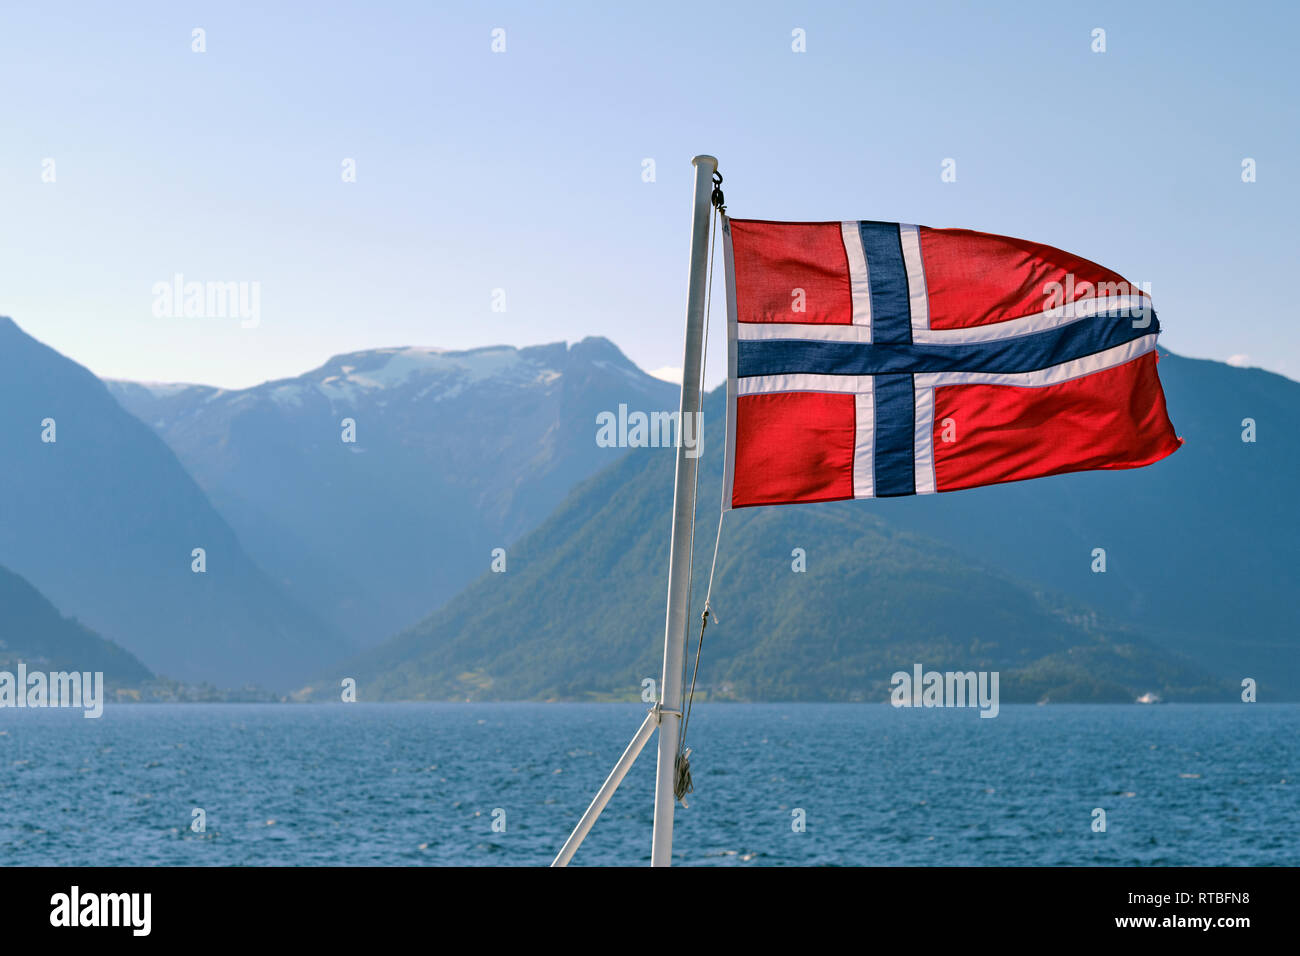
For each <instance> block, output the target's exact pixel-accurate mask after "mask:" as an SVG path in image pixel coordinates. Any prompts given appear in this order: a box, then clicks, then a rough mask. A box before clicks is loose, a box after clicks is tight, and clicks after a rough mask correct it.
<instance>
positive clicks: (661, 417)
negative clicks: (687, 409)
mask: <svg viewBox="0 0 1300 956" xmlns="http://www.w3.org/2000/svg"><path fill="white" fill-rule="evenodd" d="M702 421H703V419H702V416H701V414H700V413H699V412H692V413H691V414H689V415H687V416H686V423H685V424H686V427H685V428H682V427H680V422H681V413H680V412H663V411H660V412H649V413H647V412H629V411H628V410H627V406H626V405H619V406H618V412H617V414H616V413H614V412H599V413H597V415H596V445H597V446H598V447H600V448H675V447H678V446H679V445H680V446H681V447H684V448H685V449H686V457H687V458H698V457H699V456H700V429H701V427H702Z"/></svg>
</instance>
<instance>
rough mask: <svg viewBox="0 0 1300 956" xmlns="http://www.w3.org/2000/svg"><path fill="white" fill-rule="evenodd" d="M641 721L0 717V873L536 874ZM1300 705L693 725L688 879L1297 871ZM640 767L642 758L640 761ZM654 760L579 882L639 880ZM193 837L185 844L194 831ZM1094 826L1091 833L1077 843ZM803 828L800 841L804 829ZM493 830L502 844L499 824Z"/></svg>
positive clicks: (427, 711) (482, 711)
mask: <svg viewBox="0 0 1300 956" xmlns="http://www.w3.org/2000/svg"><path fill="white" fill-rule="evenodd" d="M643 714H644V707H642V706H640V705H632V704H541V703H538V704H350V705H344V704H333V705H324V704H320V705H275V704H270V705H261V704H193V705H117V706H113V705H109V706H108V707H106V708H105V712H104V716H103V717H102V718H101V719H98V720H87V719H84V718H83V717H82V716H81V712H80V711H68V710H0V771H2V772H0V808H3V812H0V864H4V865H36V864H46V865H126V864H136V865H149V864H165V865H231V864H236V865H356V864H377V865H432V864H458V865H544V864H547V863H549V862H550V860H551V858H552V856H553V855H554V853H555V852H556V850H557V849H558V848H559V846H560V844H561V843H562V842H563V841H564V838H565V837H566V836H567V834H568V832H569V830H570V829H571V828H572V826H573V825H574V823H576V822H577V819H578V817H579V815H580V814H581V813H582V810H583V809H584V808H585V807H586V805H587V802H588V801H589V800H590V799H591V797H592V795H593V794H594V793H595V791H596V789H597V788H598V787H599V785H600V783H601V781H602V780H603V779H604V777H605V775H606V774H607V773H608V772H609V770H610V768H611V767H612V766H613V764H614V762H615V760H616V759H617V758H618V756H619V754H620V753H621V752H622V750H623V748H624V746H625V745H626V743H627V741H628V740H629V739H630V738H631V736H632V734H633V732H634V731H635V730H636V728H637V725H638V724H639V723H640V720H641V717H642V715H643ZM1298 730H1300V705H1293V704H1290V705H1289V704H1276V705H1269V704H1250V705H1247V704H1241V705H1210V704H1207V705H1168V706H1139V705H1129V706H1125V705H1074V706H1072V705H1053V706H1045V707H1034V706H1027V705H1026V706H1003V707H1002V710H1001V713H1000V714H999V715H998V716H997V717H996V718H993V719H987V718H980V717H979V715H978V711H976V710H961V709H950V710H942V709H932V710H895V709H894V708H892V707H889V706H886V705H867V704H703V705H697V707H696V709H695V713H694V716H693V718H692V722H691V726H690V730H689V739H688V741H687V746H689V747H691V748H692V749H693V750H694V753H693V755H692V768H693V772H694V779H695V794H694V795H693V796H691V797H689V798H688V801H689V803H690V808H689V809H686V810H683V809H681V808H680V807H679V808H678V811H677V831H676V840H675V843H674V856H675V859H676V862H678V863H681V864H688V865H751V866H752V865H862V864H874V865H903V866H921V865H926V866H928V865H1135V866H1136V865H1140V866H1157V865H1173V864H1178V865H1247V864H1250V865H1259V864H1281V865H1292V866H1294V865H1297V864H1300V799H1298V796H1300V733H1297V731H1298ZM652 746H653V741H652ZM653 781H654V760H653V757H652V756H651V754H650V752H649V751H647V753H646V754H644V755H643V756H642V758H641V760H640V761H638V764H637V766H636V767H635V768H634V769H633V772H632V773H631V774H630V775H629V777H628V779H627V780H626V781H625V782H624V784H623V787H622V788H621V789H620V791H619V792H618V794H617V795H616V796H615V797H614V799H613V801H612V802H611V803H610V805H609V807H608V808H607V809H606V811H605V813H604V815H603V816H602V817H601V819H600V821H599V823H598V824H597V826H596V828H595V830H594V831H593V832H592V834H591V835H590V836H589V837H588V839H587V841H586V843H585V844H584V845H583V847H582V849H581V850H579V852H578V855H577V857H576V859H575V864H576V865H580V864H628V865H634V864H635V865H639V864H643V863H646V862H647V861H648V859H649V847H650V821H651V802H652V792H653ZM196 808H202V809H203V811H204V812H205V814H206V831H205V832H203V833H195V832H193V831H192V830H191V821H192V820H193V819H194V810H195V809H196ZM1095 808H1102V809H1104V810H1105V811H1106V824H1107V826H1106V832H1104V833H1098V832H1093V830H1092V821H1093V811H1094V809H1095ZM797 810H802V811H804V816H805V818H806V831H805V832H801V833H800V832H794V830H793V828H792V826H791V822H792V820H793V819H794V811H797ZM500 811H504V824H505V829H504V832H497V831H494V829H493V821H494V819H496V820H501V819H502V813H501V812H500Z"/></svg>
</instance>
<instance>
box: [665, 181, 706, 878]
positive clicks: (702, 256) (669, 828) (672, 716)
mask: <svg viewBox="0 0 1300 956" xmlns="http://www.w3.org/2000/svg"><path fill="white" fill-rule="evenodd" d="M691 163H692V164H693V165H694V166H695V214H694V217H693V218H692V220H691V271H690V278H689V280H688V286H687V288H688V291H687V299H686V350H685V354H684V356H683V358H682V402H681V413H680V416H679V418H678V425H677V428H678V435H679V436H681V437H683V438H684V437H685V436H686V435H687V434H693V435H694V436H695V439H696V442H697V445H696V447H695V448H693V449H688V448H687V447H686V443H685V441H679V442H678V445H677V477H676V480H675V482H674V485H673V536H672V544H671V546H670V551H669V557H668V614H667V620H666V623H665V625H664V672H663V677H662V679H661V680H660V683H659V701H660V707H661V709H660V718H659V763H658V770H657V773H656V776H655V826H654V840H653V845H652V848H651V851H650V865H651V866H668V865H670V864H671V863H672V855H673V803H674V802H675V800H676V797H675V796H674V794H673V785H674V780H675V778H676V759H677V741H678V735H679V734H680V733H681V722H682V668H683V663H684V661H685V656H686V625H687V617H688V616H689V614H690V608H689V607H687V596H688V594H689V591H690V583H691V582H690V573H691V571H690V569H691V561H690V558H691V555H690V547H691V523H692V522H693V521H694V519H695V470H696V466H697V465H698V464H699V453H700V446H699V444H698V442H699V440H700V438H701V437H702V436H701V435H700V429H699V422H700V417H699V415H700V365H701V363H702V361H703V352H704V303H705V300H706V298H707V296H708V292H709V290H708V287H707V281H706V277H707V272H708V254H709V216H710V213H711V211H712V210H711V204H710V196H711V195H712V193H713V174H714V172H715V171H716V170H717V168H718V161H717V160H716V159H714V158H713V157H712V156H696V157H695V158H694V159H693V160H691ZM688 421H689V422H690V424H689V425H688V424H687V422H688ZM688 428H691V429H693V431H691V432H688V431H687V429H688Z"/></svg>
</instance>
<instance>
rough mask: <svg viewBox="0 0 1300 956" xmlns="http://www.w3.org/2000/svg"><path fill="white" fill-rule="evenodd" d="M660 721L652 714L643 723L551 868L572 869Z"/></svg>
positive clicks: (656, 714) (654, 713)
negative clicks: (583, 845)
mask: <svg viewBox="0 0 1300 956" xmlns="http://www.w3.org/2000/svg"><path fill="white" fill-rule="evenodd" d="M657 718H658V713H657V712H656V711H653V710H652V711H650V713H648V714H646V718H645V720H644V721H643V722H642V723H641V729H640V730H638V731H637V732H636V736H635V737H633V738H632V742H631V743H630V744H628V745H627V749H626V750H624V751H623V756H621V757H619V758H618V763H616V764H615V765H614V769H613V770H611V771H610V772H609V776H608V777H606V778H605V782H604V783H603V784H601V786H600V791H599V792H598V793H597V794H596V798H595V799H594V800H592V801H591V806H589V807H587V812H586V813H584V814H583V815H582V819H581V820H579V821H578V825H577V826H576V827H574V828H573V832H572V833H571V834H569V838H568V839H567V840H565V841H564V846H562V847H560V852H559V853H557V854H556V856H555V860H554V861H553V862H552V863H551V866H568V865H569V861H570V860H572V859H573V854H575V853H577V852H578V847H580V846H582V841H583V840H585V839H586V838H587V834H588V833H590V832H591V828H592V825H593V824H594V823H595V822H596V818H597V817H598V816H600V811H602V810H604V809H605V804H607V803H609V798H610V797H612V796H613V795H614V791H615V790H617V789H618V785H619V784H620V783H622V782H623V778H624V777H626V776H627V772H628V771H629V770H631V769H632V764H634V763H636V758H637V756H638V755H639V754H640V753H641V750H642V748H643V747H645V745H646V741H648V740H649V739H650V735H651V734H653V733H654V732H655V725H656V724H657V723H658V719H657Z"/></svg>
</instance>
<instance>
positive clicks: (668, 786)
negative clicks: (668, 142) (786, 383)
mask: <svg viewBox="0 0 1300 956" xmlns="http://www.w3.org/2000/svg"><path fill="white" fill-rule="evenodd" d="M691 163H692V165H694V166H695V205H694V213H693V215H692V219H691V266H690V269H691V271H690V277H689V279H688V283H687V299H686V348H685V354H684V356H683V358H682V399H681V409H680V416H679V418H678V426H677V428H678V434H679V435H682V434H684V433H685V429H686V422H687V420H688V418H687V416H690V418H689V420H690V421H691V422H698V421H699V414H700V371H701V366H702V365H703V362H704V306H705V302H706V300H707V297H708V292H709V289H708V282H707V281H706V279H707V275H708V256H709V216H710V213H711V209H712V196H713V192H714V190H715V188H716V186H717V183H715V181H714V175H715V174H716V173H717V171H718V161H717V160H716V159H714V158H713V157H712V156H696V157H695V158H694V159H693V160H691ZM719 181H720V180H719ZM717 191H718V195H719V200H721V190H717ZM697 440H698V439H697ZM691 450H692V449H690V448H687V447H686V442H685V441H679V442H678V443H677V472H676V477H675V479H674V483H673V536H672V544H671V545H670V547H669V557H668V611H667V617H666V622H665V625H664V670H663V677H662V679H661V680H660V682H659V695H660V696H659V703H658V704H656V705H655V707H654V709H653V710H651V711H650V713H649V714H647V715H646V718H645V720H644V721H643V722H642V723H641V728H640V729H639V730H638V731H637V732H636V736H635V737H633V738H632V742H631V743H629V744H628V745H627V749H626V750H624V751H623V756H621V757H619V759H618V763H617V764H615V765H614V769H613V770H612V771H610V774H609V776H608V777H607V778H605V782H604V784H602V785H601V788H600V791H599V792H598V793H597V794H596V797H595V799H594V800H592V801H591V806H589V807H587V812H586V813H584V814H583V815H582V819H581V820H579V821H578V825H577V827H575V828H574V831H573V833H572V834H570V836H569V839H568V840H566V841H565V843H564V846H563V847H562V848H561V849H560V852H559V854H557V855H556V857H555V861H554V862H553V863H552V864H551V865H552V866H566V865H567V864H568V862H569V861H570V860H571V859H573V854H574V853H576V852H577V850H578V847H579V846H580V845H581V844H582V841H583V839H584V838H585V837H586V836H587V834H588V833H589V832H590V831H591V827H592V825H593V824H594V823H595V822H596V818H597V817H599V816H600V812H601V811H602V810H604V809H605V805H606V804H607V803H609V799H610V797H612V796H613V795H614V791H615V790H617V789H618V785H619V784H620V783H622V782H623V778H624V777H626V776H627V772H628V771H629V770H630V769H631V768H632V764H633V763H634V762H635V761H636V758H637V755H638V754H640V753H641V750H642V748H643V747H645V745H646V742H647V741H648V740H649V739H650V734H651V733H652V732H653V731H654V729H655V727H656V726H658V728H659V760H658V765H657V771H656V777H655V823H654V838H653V844H652V846H651V850H650V864H651V866H668V865H669V863H670V862H671V860H672V854H673V801H674V799H675V796H674V793H673V791H674V784H675V782H676V777H677V768H676V761H677V741H678V735H679V734H680V732H681V722H682V675H683V672H684V670H685V660H686V625H687V617H688V615H689V614H690V608H689V606H688V605H689V603H690V600H689V598H690V584H691V581H690V576H691V538H692V533H691V532H692V526H693V525H694V522H695V487H696V485H695V476H696V469H697V466H698V464H699V458H698V456H692V455H691V454H690V452H691Z"/></svg>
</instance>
